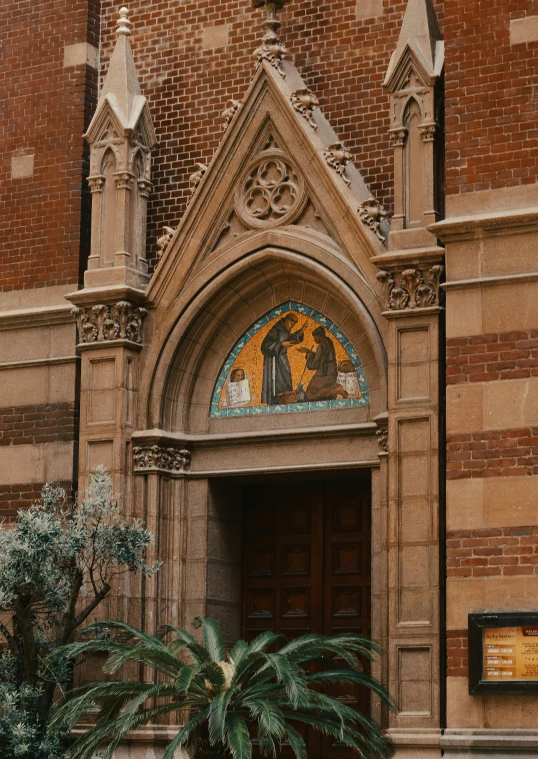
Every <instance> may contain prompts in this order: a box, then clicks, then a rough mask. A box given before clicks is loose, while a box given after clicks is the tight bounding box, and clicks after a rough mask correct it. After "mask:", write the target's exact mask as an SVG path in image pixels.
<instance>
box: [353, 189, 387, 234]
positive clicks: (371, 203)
mask: <svg viewBox="0 0 538 759" xmlns="http://www.w3.org/2000/svg"><path fill="white" fill-rule="evenodd" d="M358 211H359V217H360V219H361V221H362V222H363V223H364V224H366V225H367V226H368V227H370V229H371V230H372V232H373V233H374V234H375V236H376V237H377V238H378V239H379V240H381V242H383V243H384V242H385V237H384V236H383V234H382V232H381V229H380V227H381V224H382V222H383V221H384V220H385V219H386V218H387V212H386V211H385V208H384V207H383V206H382V205H381V203H378V202H377V200H375V199H374V198H369V199H368V200H363V202H362V203H361V204H360V206H359V208H358Z"/></svg>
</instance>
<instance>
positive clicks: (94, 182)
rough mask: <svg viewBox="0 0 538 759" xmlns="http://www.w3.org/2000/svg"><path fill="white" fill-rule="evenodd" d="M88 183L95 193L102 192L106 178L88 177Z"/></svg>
mask: <svg viewBox="0 0 538 759" xmlns="http://www.w3.org/2000/svg"><path fill="white" fill-rule="evenodd" d="M88 184H89V185H90V192H91V194H92V195H93V193H94V192H102V191H103V186H104V184H105V178H104V177H103V176H100V175H98V176H95V177H88Z"/></svg>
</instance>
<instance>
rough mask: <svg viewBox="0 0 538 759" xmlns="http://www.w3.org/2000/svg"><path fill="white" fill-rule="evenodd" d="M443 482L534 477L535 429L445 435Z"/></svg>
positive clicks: (537, 449) (536, 461)
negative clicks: (447, 480)
mask: <svg viewBox="0 0 538 759" xmlns="http://www.w3.org/2000/svg"><path fill="white" fill-rule="evenodd" d="M446 457H447V479H449V480H461V479H465V478H468V477H523V476H527V475H532V474H538V427H522V428H520V429H512V430H488V431H487V432H486V431H483V432H473V433H472V434H471V433H468V434H459V435H447V453H446Z"/></svg>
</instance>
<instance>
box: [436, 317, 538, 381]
mask: <svg viewBox="0 0 538 759" xmlns="http://www.w3.org/2000/svg"><path fill="white" fill-rule="evenodd" d="M446 352H447V358H446V366H447V368H446V373H447V384H448V385H457V384H461V383H463V382H491V381H494V380H505V379H524V378H527V377H538V330H527V331H522V332H502V333H500V334H491V335H478V336H476V337H458V338H451V339H449V340H447V351H446Z"/></svg>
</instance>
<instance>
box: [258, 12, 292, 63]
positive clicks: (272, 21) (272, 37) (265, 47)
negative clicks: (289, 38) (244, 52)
mask: <svg viewBox="0 0 538 759" xmlns="http://www.w3.org/2000/svg"><path fill="white" fill-rule="evenodd" d="M288 2H289V0H272V1H271V2H269V0H252V7H253V8H261V7H262V6H264V5H265V6H266V8H267V18H266V20H265V22H264V24H263V26H264V29H265V34H264V36H263V39H262V44H261V45H260V47H259V48H258V49H257V50H256V52H255V53H254V55H255V57H256V62H257V67H258V68H259V67H260V66H261V64H262V62H263V61H267V63H269V64H270V65H271V66H272V67H273V68H275V69H276V70H277V71H278V73H279V74H280V76H281V77H283V78H285V76H286V73H285V71H284V69H283V68H282V61H283V60H284V58H285V57H286V53H287V50H286V48H285V47H284V45H283V44H282V40H281V39H280V37H279V36H278V33H277V32H278V30H279V29H280V26H281V24H280V21H279V20H278V19H277V16H276V14H277V11H279V10H280V9H281V8H283V7H284V5H285V4H286V3H288Z"/></svg>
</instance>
